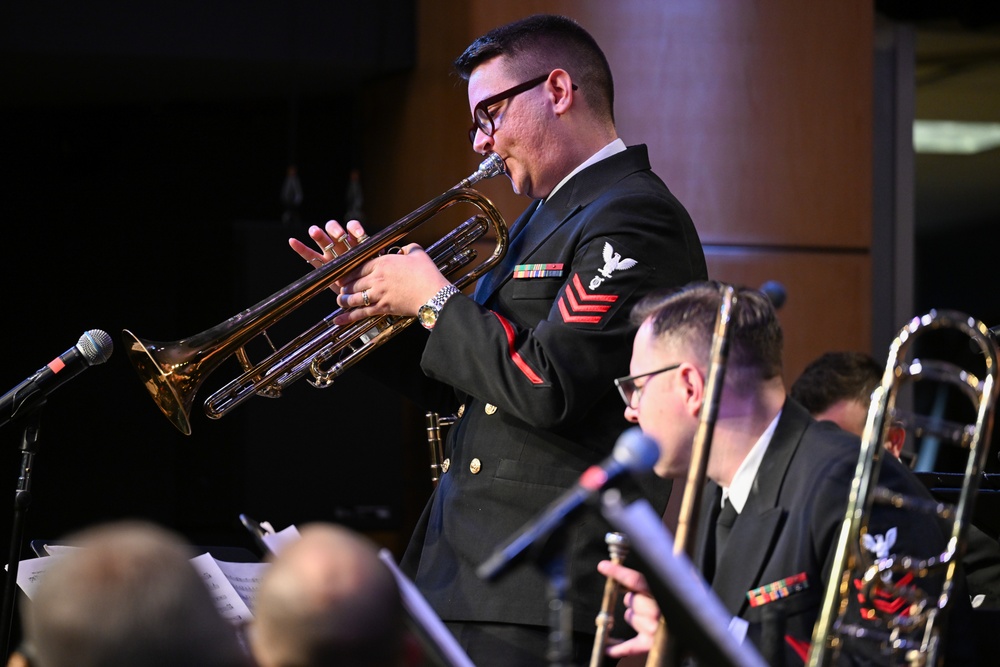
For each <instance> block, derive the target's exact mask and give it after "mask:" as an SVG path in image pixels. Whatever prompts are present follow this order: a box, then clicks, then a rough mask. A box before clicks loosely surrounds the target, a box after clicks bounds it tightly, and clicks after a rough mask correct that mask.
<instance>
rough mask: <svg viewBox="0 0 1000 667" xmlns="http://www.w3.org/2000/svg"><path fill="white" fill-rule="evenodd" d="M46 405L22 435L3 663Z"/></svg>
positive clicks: (34, 411)
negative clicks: (42, 413) (42, 418)
mask: <svg viewBox="0 0 1000 667" xmlns="http://www.w3.org/2000/svg"><path fill="white" fill-rule="evenodd" d="M44 406H45V398H41V399H40V400H38V401H37V402H36V403H35V405H33V406H32V407H31V409H30V410H29V411H28V412H27V413H25V422H24V431H23V433H22V436H21V473H20V475H19V476H18V478H17V490H16V491H15V492H14V522H13V524H12V526H11V533H10V553H9V555H8V557H7V579H6V581H5V582H4V589H3V616H2V621H0V632H2V633H3V635H2V637H0V638H2V639H3V644H2V652H0V657H2V659H3V660H4V661H6V660H7V657H8V656H9V655H10V635H11V628H12V626H13V624H14V607H15V594H16V591H17V570H18V566H19V564H20V561H21V547H22V545H23V539H24V521H25V515H26V514H27V511H28V505H30V504H31V469H32V466H33V462H34V458H35V454H36V452H37V451H38V431H39V428H40V424H41V415H40V413H41V411H42V408H43V407H44Z"/></svg>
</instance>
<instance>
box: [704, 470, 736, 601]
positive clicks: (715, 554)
mask: <svg viewBox="0 0 1000 667" xmlns="http://www.w3.org/2000/svg"><path fill="white" fill-rule="evenodd" d="M720 506H721V507H720ZM737 516H739V515H738V514H737V512H736V508H735V507H733V504H732V503H731V502H730V501H729V497H728V496H727V497H726V500H725V503H724V504H723V501H722V489H719V490H718V491H717V492H716V494H715V497H714V498H713V499H712V513H711V514H710V516H709V521H708V526H706V529H707V530H708V539H707V540H706V545H705V559H704V562H703V563H702V574H704V576H705V581H707V582H708V583H712V581H713V580H714V579H715V573H716V570H717V569H718V564H719V561H720V560H721V559H722V552H723V551H724V550H725V548H726V540H728V539H729V531H730V530H731V529H732V527H733V523H735V521H736V517H737Z"/></svg>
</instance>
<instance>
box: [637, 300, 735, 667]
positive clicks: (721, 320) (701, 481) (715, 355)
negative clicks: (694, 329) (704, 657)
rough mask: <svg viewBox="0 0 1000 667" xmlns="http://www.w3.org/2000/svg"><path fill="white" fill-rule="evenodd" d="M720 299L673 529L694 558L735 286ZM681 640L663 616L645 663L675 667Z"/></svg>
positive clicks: (682, 549) (677, 544)
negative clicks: (681, 493)
mask: <svg viewBox="0 0 1000 667" xmlns="http://www.w3.org/2000/svg"><path fill="white" fill-rule="evenodd" d="M720 293H721V297H722V300H721V303H720V305H719V312H718V313H717V314H716V316H715V330H714V331H713V332H712V347H711V351H710V353H709V354H710V359H709V362H710V363H709V368H708V371H707V374H708V377H707V378H706V382H705V402H704V403H703V404H702V406H701V412H700V413H699V414H698V430H697V431H695V435H694V442H693V444H692V445H691V466H690V467H689V468H688V476H687V479H686V480H685V481H684V495H683V496H682V497H681V508H680V513H679V514H678V518H677V530H676V531H675V533H674V553H675V554H678V553H683V554H684V555H686V556H687V557H688V558H689V559H691V560H694V551H695V544H696V542H695V537H696V536H697V535H698V511H699V509H700V508H701V502H702V495H703V494H702V491H703V490H704V488H705V480H706V475H707V470H708V455H709V453H710V451H711V447H712V434H713V432H714V431H715V421H716V419H717V418H718V415H719V402H720V401H721V399H722V387H723V384H724V381H725V377H726V363H727V361H728V359H729V338H730V335H729V320H730V318H731V317H732V312H733V307H734V306H735V304H736V301H737V296H736V290H735V288H734V287H733V286H732V285H726V284H723V285H721V286H720ZM682 649H683V646H682V645H681V641H680V640H679V638H678V637H675V636H673V635H672V634H671V633H670V631H669V628H668V627H667V625H666V623H665V622H664V620H663V617H660V625H659V626H658V627H657V628H656V636H655V637H654V639H653V647H652V648H651V649H650V651H649V655H647V656H646V667H677V665H680V664H681V660H682V654H681V652H682Z"/></svg>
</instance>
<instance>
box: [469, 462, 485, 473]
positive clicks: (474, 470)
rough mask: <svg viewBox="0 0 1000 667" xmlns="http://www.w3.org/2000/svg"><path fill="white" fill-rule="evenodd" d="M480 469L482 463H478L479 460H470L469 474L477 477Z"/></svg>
mask: <svg viewBox="0 0 1000 667" xmlns="http://www.w3.org/2000/svg"><path fill="white" fill-rule="evenodd" d="M482 469H483V462H482V461H480V460H479V459H472V461H470V462H469V472H471V473H472V474H473V475H478V474H479V471H480V470H482Z"/></svg>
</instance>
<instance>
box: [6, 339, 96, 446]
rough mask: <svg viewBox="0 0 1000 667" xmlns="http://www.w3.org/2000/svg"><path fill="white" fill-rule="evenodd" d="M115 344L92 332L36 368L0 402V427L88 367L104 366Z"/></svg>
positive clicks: (28, 409)
mask: <svg viewBox="0 0 1000 667" xmlns="http://www.w3.org/2000/svg"><path fill="white" fill-rule="evenodd" d="M113 350H114V343H112V341H111V336H109V335H108V333H107V332H106V331H101V330H100V329H91V330H90V331H87V332H85V333H84V334H83V335H82V336H80V340H78V341H77V343H76V345H74V346H73V347H71V348H69V349H68V350H66V351H65V352H63V353H62V354H60V355H59V356H58V357H56V358H55V359H53V360H52V361H50V362H49V363H47V364H46V365H44V366H42V367H41V368H39V369H38V370H37V371H36V372H35V374H34V375H32V376H31V377H29V378H28V379H27V380H25V381H24V382H22V383H21V384H19V385H17V386H16V387H14V388H13V389H11V390H10V391H8V392H7V393H6V394H4V395H3V398H0V426H3V425H4V424H6V423H7V422H9V421H10V420H12V419H16V418H17V417H19V416H20V415H21V414H23V413H25V412H28V411H30V409H31V408H32V407H34V406H35V405H36V404H37V402H38V401H39V400H41V399H44V398H45V397H46V396H48V395H49V394H50V393H51V392H53V391H55V390H56V389H58V388H59V387H61V386H62V385H63V384H65V383H66V382H67V381H69V380H72V379H73V378H75V377H76V376H77V375H79V374H80V373H82V372H83V371H84V370H86V369H87V368H90V367H91V366H96V365H97V364H103V363H104V362H105V361H107V360H108V358H109V357H110V356H111V352H112V351H113Z"/></svg>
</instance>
